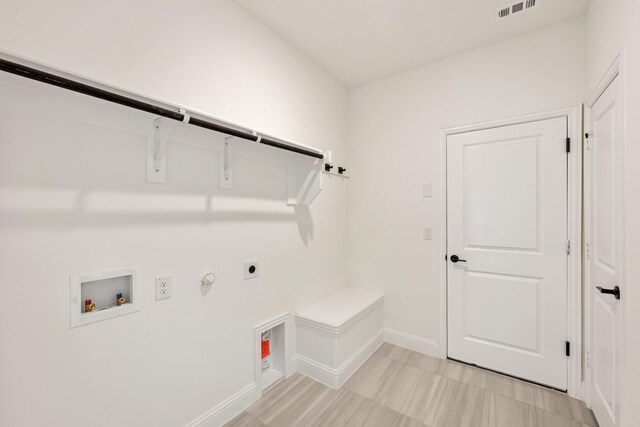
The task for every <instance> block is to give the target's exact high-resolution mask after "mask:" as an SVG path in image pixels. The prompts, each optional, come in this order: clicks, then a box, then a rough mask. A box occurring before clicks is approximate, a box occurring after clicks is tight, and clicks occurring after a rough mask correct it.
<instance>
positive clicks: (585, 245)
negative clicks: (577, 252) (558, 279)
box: [584, 243, 591, 259]
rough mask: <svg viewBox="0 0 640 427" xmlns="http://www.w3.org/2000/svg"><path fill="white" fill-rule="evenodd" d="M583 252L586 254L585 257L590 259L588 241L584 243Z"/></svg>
mask: <svg viewBox="0 0 640 427" xmlns="http://www.w3.org/2000/svg"><path fill="white" fill-rule="evenodd" d="M584 252H585V255H586V256H587V259H591V246H589V244H588V243H585V244H584Z"/></svg>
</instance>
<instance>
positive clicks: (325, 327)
mask: <svg viewBox="0 0 640 427" xmlns="http://www.w3.org/2000/svg"><path fill="white" fill-rule="evenodd" d="M383 299H384V295H383V294H382V293H380V292H375V291H370V290H365V289H359V288H345V289H343V290H341V291H339V292H336V293H334V294H332V295H329V296H328V297H326V298H325V299H323V300H320V301H318V302H316V303H314V304H312V305H310V306H307V307H305V308H303V309H301V310H298V311H297V312H296V314H295V322H296V348H297V353H298V354H297V364H298V371H300V372H302V373H303V374H305V375H307V376H309V377H311V378H313V379H315V380H316V381H320V382H322V383H324V384H326V385H328V386H330V387H333V388H340V387H341V386H342V385H343V384H344V383H345V382H346V381H347V379H349V377H350V376H351V375H352V374H353V373H354V372H355V371H356V370H357V369H358V368H359V367H360V365H362V363H364V362H365V361H366V360H367V359H368V358H369V356H371V355H372V354H373V353H374V352H375V351H376V349H377V348H378V347H379V346H380V344H382V342H383V330H382V325H383V318H382V316H383V311H382V304H383Z"/></svg>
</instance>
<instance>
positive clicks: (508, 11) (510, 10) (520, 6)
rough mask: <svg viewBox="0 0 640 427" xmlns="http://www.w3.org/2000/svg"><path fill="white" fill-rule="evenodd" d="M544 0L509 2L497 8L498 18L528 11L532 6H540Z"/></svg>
mask: <svg viewBox="0 0 640 427" xmlns="http://www.w3.org/2000/svg"><path fill="white" fill-rule="evenodd" d="M541 2H542V0H520V1H516V2H514V3H510V4H507V5H505V6H502V7H499V8H498V9H497V16H498V20H501V19H504V18H508V17H510V16H512V15H515V14H518V13H520V12H523V11H527V10H529V9H531V8H534V7H536V6H539V5H540V3H541Z"/></svg>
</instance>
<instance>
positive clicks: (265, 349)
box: [262, 341, 271, 359]
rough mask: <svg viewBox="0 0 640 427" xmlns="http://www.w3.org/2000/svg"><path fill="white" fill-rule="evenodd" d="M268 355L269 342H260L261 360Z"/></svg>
mask: <svg viewBox="0 0 640 427" xmlns="http://www.w3.org/2000/svg"><path fill="white" fill-rule="evenodd" d="M270 354H271V352H270V351H269V341H262V358H263V359H264V358H265V357H267V356H268V355H270Z"/></svg>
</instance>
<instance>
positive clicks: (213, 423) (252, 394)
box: [185, 383, 256, 427]
mask: <svg viewBox="0 0 640 427" xmlns="http://www.w3.org/2000/svg"><path fill="white" fill-rule="evenodd" d="M255 401H256V383H251V384H248V385H246V386H245V387H243V388H242V389H241V390H240V391H238V392H236V393H235V394H234V395H233V396H231V397H229V398H228V399H225V400H223V401H222V402H220V403H218V404H217V405H216V406H214V407H213V408H211V409H209V410H208V411H207V412H205V413H204V414H202V415H200V416H199V417H198V418H196V419H195V420H193V421H191V422H190V423H189V424H187V425H186V426H185V427H220V426H222V425H224V424H225V423H227V422H229V421H230V420H232V419H233V418H235V417H236V416H238V415H239V414H240V413H242V411H244V410H245V409H247V408H248V407H249V406H251V405H252V404H253V403H254V402H255Z"/></svg>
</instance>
